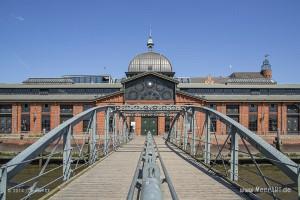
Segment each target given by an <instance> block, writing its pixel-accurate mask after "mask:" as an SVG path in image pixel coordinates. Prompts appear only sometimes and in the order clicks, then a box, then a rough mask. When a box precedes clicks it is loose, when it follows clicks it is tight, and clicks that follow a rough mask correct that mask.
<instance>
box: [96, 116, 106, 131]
mask: <svg viewBox="0 0 300 200" xmlns="http://www.w3.org/2000/svg"><path fill="white" fill-rule="evenodd" d="M104 130H105V112H98V113H97V133H98V135H104Z"/></svg>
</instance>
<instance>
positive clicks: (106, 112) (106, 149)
mask: <svg viewBox="0 0 300 200" xmlns="http://www.w3.org/2000/svg"><path fill="white" fill-rule="evenodd" d="M109 113H110V110H109V108H108V109H107V110H106V111H105V130H104V148H103V153H104V155H107V154H108V143H109V141H108V140H109Z"/></svg>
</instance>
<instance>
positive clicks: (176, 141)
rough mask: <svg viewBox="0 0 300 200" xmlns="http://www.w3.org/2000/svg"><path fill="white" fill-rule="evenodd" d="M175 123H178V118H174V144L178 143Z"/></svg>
mask: <svg viewBox="0 0 300 200" xmlns="http://www.w3.org/2000/svg"><path fill="white" fill-rule="evenodd" d="M177 123H178V118H177V119H176V121H175V124H174V134H175V135H174V140H175V144H177V145H178V134H177Z"/></svg>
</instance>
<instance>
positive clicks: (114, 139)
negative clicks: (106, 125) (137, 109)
mask: <svg viewBox="0 0 300 200" xmlns="http://www.w3.org/2000/svg"><path fill="white" fill-rule="evenodd" d="M116 126H117V113H113V124H112V144H113V150H116V132H117V127H116Z"/></svg>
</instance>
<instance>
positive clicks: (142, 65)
mask: <svg viewBox="0 0 300 200" xmlns="http://www.w3.org/2000/svg"><path fill="white" fill-rule="evenodd" d="M147 47H148V52H146V53H141V54H138V55H137V56H135V57H134V58H133V59H132V60H131V61H130V63H129V66H128V72H126V75H127V77H132V76H135V75H137V74H140V73H143V72H157V73H161V74H163V75H166V76H169V77H173V76H174V74H175V73H174V72H173V71H172V65H171V62H170V61H169V59H168V58H166V57H165V56H164V55H162V54H160V53H156V52H154V51H153V47H154V42H153V39H152V36H151V34H150V35H149V38H148V41H147Z"/></svg>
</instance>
